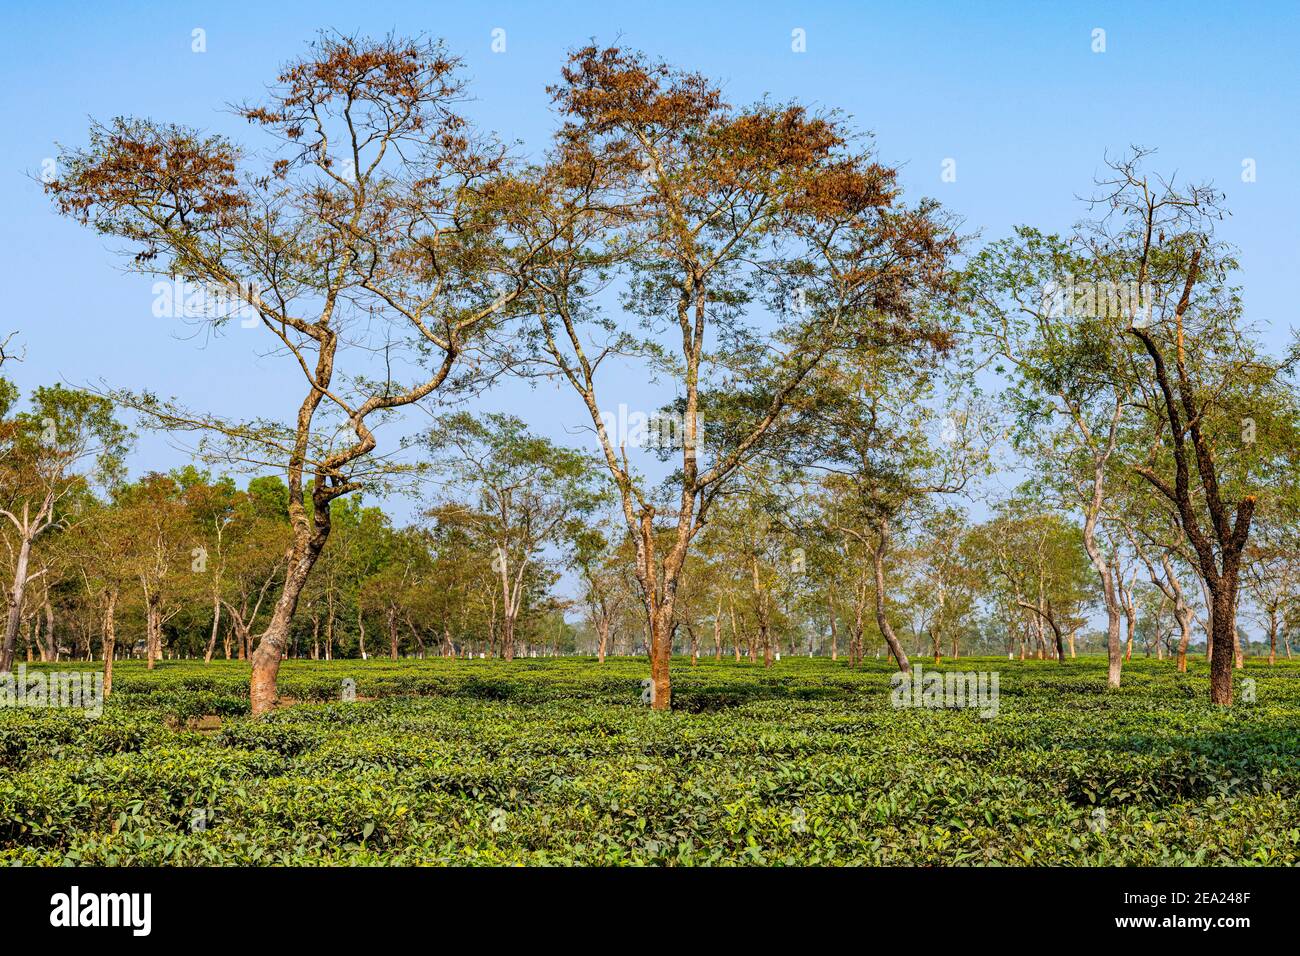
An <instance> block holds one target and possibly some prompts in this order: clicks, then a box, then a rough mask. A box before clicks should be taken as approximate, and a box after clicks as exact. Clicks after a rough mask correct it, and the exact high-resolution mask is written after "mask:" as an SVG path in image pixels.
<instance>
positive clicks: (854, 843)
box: [0, 658, 1300, 865]
mask: <svg viewBox="0 0 1300 956" xmlns="http://www.w3.org/2000/svg"><path fill="white" fill-rule="evenodd" d="M59 666H60V667H62V668H63V669H67V668H68V667H70V666H71V667H84V666H89V665H59ZM926 667H927V669H930V668H929V665H928V664H927V665H926ZM1104 667H1105V665H1104V662H1103V661H1100V660H1095V659H1080V660H1078V661H1071V662H1070V663H1068V664H1064V665H1058V664H1055V663H1053V662H1045V661H1025V662H1020V661H1001V660H995V659H981V660H974V661H972V660H964V661H960V662H955V663H952V664H946V665H944V668H941V669H947V668H952V669H958V670H977V669H978V670H996V671H998V672H999V675H1000V697H999V707H998V712H997V715H996V716H994V717H991V718H988V719H986V718H983V717H981V716H980V715H979V713H978V712H977V711H976V710H969V709H949V710H944V709H924V708H895V707H894V706H892V703H891V699H890V674H891V670H892V669H891V668H890V667H888V666H887V665H886V664H885V663H884V662H878V661H871V662H868V664H867V665H866V666H864V667H861V668H859V669H857V670H853V669H850V668H849V667H848V666H847V664H846V663H845V662H838V663H832V662H830V661H828V660H824V659H818V660H806V659H798V660H789V659H787V660H785V661H782V662H780V663H779V664H777V665H776V666H775V667H774V668H772V669H771V670H764V669H763V668H762V667H761V666H755V665H750V664H748V663H742V664H735V663H733V662H730V661H723V662H714V661H712V660H704V661H701V663H700V665H699V666H698V667H691V666H690V664H689V661H685V660H683V661H677V662H675V663H674V668H675V670H674V702H675V705H676V709H675V710H674V711H673V712H672V713H670V714H661V713H654V712H651V711H650V710H649V709H647V708H646V707H644V706H642V705H641V703H640V695H641V688H640V681H641V679H642V678H643V677H644V676H645V662H644V661H632V660H611V661H609V662H607V663H606V664H605V665H603V666H601V665H597V664H596V663H595V662H594V661H591V660H585V659H572V658H570V659H557V660H534V659H527V660H518V661H514V662H512V663H510V664H506V663H503V662H497V661H483V660H463V661H462V660H454V661H444V660H435V661H408V660H401V661H366V662H360V661H334V662H328V663H327V662H303V661H289V662H286V663H285V664H284V666H283V668H282V670H281V690H282V695H283V697H284V698H285V704H286V706H284V707H282V708H281V709H278V710H276V711H275V712H274V713H272V714H270V715H268V716H267V717H265V718H263V719H260V720H254V719H252V718H251V717H249V716H248V700H247V681H248V671H247V667H246V666H245V665H244V664H242V663H240V662H213V663H212V664H210V665H206V666H205V665H203V664H201V663H197V662H193V663H191V662H163V663H161V664H160V665H159V666H158V667H157V669H155V670H154V671H152V672H150V671H147V670H145V669H144V668H143V667H142V666H141V665H138V664H135V663H133V662H123V663H120V664H118V665H117V668H116V672H115V687H114V694H113V697H112V698H111V699H110V700H109V701H108V703H107V704H106V706H105V708H104V712H103V714H102V716H100V717H98V718H96V717H91V716H88V715H83V714H81V713H78V712H70V711H60V710H24V709H0V862H3V863H10V864H28V865H58V864H107V865H159V864H184V865H271V864H309V865H321V864H329V865H335V864H492V865H495V864H519V863H523V864H595V865H623V864H631V865H699V864H768V865H771V864H777V865H809V864H894V865H944V864H1012V865H1015V864H1047V865H1096V864H1126V865H1154V864H1202V865H1204V864H1248V863H1260V864H1270V865H1276V864H1294V863H1296V862H1300V801H1297V794H1298V793H1300V665H1296V664H1290V663H1286V664H1278V665H1276V666H1274V667H1268V666H1267V665H1265V664H1262V663H1254V662H1251V663H1250V664H1249V665H1248V667H1247V669H1246V670H1245V671H1243V672H1239V674H1240V678H1250V679H1251V680H1252V681H1253V682H1254V701H1253V702H1242V703H1239V704H1238V705H1237V706H1235V707H1233V708H1231V709H1222V710H1221V709H1217V708H1214V707H1212V706H1211V705H1210V704H1209V703H1208V700H1207V696H1208V695H1207V693H1206V687H1207V680H1208V674H1207V669H1206V667H1205V665H1204V663H1203V662H1199V661H1198V662H1196V663H1195V664H1194V665H1193V668H1192V672H1191V673H1189V674H1186V675H1182V674H1178V673H1176V672H1175V671H1174V669H1173V667H1172V665H1170V664H1168V663H1165V662H1156V661H1146V660H1135V661H1133V662H1131V663H1130V664H1129V665H1127V666H1126V668H1125V673H1124V687H1123V688H1121V689H1120V690H1118V691H1107V690H1106V689H1105V672H1104ZM1240 678H1239V679H1240ZM345 679H350V680H351V681H352V682H355V683H354V685H349V686H350V687H352V686H354V688H355V699H344V696H345V695H344V693H343V688H344V680H345ZM348 696H349V697H350V696H351V695H348Z"/></svg>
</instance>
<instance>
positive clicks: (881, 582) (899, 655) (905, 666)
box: [872, 520, 912, 674]
mask: <svg viewBox="0 0 1300 956" xmlns="http://www.w3.org/2000/svg"><path fill="white" fill-rule="evenodd" d="M876 532H877V542H876V547H875V548H874V549H873V550H872V558H873V562H872V563H873V565H874V567H875V572H876V625H877V626H878V627H879V628H880V633H881V635H882V636H883V637H884V639H885V643H886V644H888V645H889V652H890V653H891V654H893V655H894V660H895V661H897V662H898V669H899V670H900V671H902V672H903V673H905V674H910V673H911V672H912V664H911V662H910V661H909V660H908V659H907V653H906V652H905V651H904V650H903V645H902V644H900V643H899V641H898V637H897V635H895V634H894V627H893V625H892V624H890V623H889V614H888V608H887V606H886V603H885V549H886V548H888V547H889V524H888V522H886V521H883V520H882V521H881V522H880V525H879V526H878V527H877V529H876Z"/></svg>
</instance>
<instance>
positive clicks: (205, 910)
mask: <svg viewBox="0 0 1300 956" xmlns="http://www.w3.org/2000/svg"><path fill="white" fill-rule="evenodd" d="M1296 889H1297V881H1296V878H1295V875H1294V872H1293V871H1290V870H1282V869H1199V870H1188V869H1140V870H1139V869H1133V870H1123V869H1086V870H1085V869H1015V870H1011V869H942V870H939V869H798V870H796V869H783V870H779V869H778V870H757V869H753V870H738V869H713V870H704V869H701V870H684V869H655V870H648V869H646V870H590V869H587V870H580V869H418V870H417V869H399V868H392V869H387V868H383V869H257V870H250V869H132V868H123V869H39V870H38V869H29V868H8V869H0V895H2V897H3V899H4V900H5V903H6V906H5V909H6V912H7V917H8V918H7V919H6V921H5V922H6V929H5V933H6V938H7V939H8V940H10V941H11V942H17V941H18V940H19V939H25V938H28V937H29V936H48V937H49V938H50V939H51V940H57V939H59V938H60V937H62V938H64V939H65V940H66V941H71V940H72V939H73V938H74V937H75V938H78V939H80V941H81V942H83V943H85V942H91V940H92V937H93V938H94V940H95V941H99V940H101V939H102V940H104V941H108V940H110V938H111V939H112V940H113V941H114V942H115V943H117V944H125V945H126V946H127V947H128V948H133V947H134V946H137V945H139V946H149V945H159V944H162V945H175V944H178V943H180V944H184V943H193V942H201V943H202V944H220V943H223V942H230V943H234V944H245V945H246V944H248V943H250V942H252V941H254V940H255V941H256V942H257V943H258V944H259V945H265V944H267V943H287V944H295V945H302V944H310V943H313V942H317V941H319V942H321V943H327V944H329V945H333V946H337V945H346V944H348V943H367V942H368V943H371V944H373V943H374V942H375V940H376V936H375V934H376V932H377V930H379V929H380V928H381V927H382V928H383V932H384V933H385V934H386V933H387V932H389V931H395V930H398V929H399V928H401V929H402V930H408V931H409V929H410V928H411V926H412V925H418V924H420V923H425V922H428V923H429V924H430V926H431V927H432V926H437V927H439V931H440V932H444V931H447V930H453V931H454V930H455V929H456V927H457V926H459V927H460V929H461V930H462V931H463V932H472V933H479V932H481V933H487V934H489V935H490V937H491V940H490V941H491V942H492V943H493V944H494V945H498V944H500V943H502V942H510V941H511V940H515V939H517V940H519V941H521V942H522V941H530V942H531V943H534V944H535V943H536V942H537V940H538V933H539V932H544V933H545V934H546V935H547V936H548V937H549V938H551V939H552V941H554V942H563V940H562V937H563V935H564V934H565V933H566V932H569V931H570V930H571V931H572V932H573V933H574V934H575V937H578V938H580V939H575V940H574V941H575V942H578V941H581V940H593V939H598V938H600V936H599V934H601V933H603V932H609V933H612V934H614V935H613V936H610V937H606V938H607V939H610V940H613V939H621V938H624V937H626V935H627V934H628V933H629V932H632V931H634V930H635V929H636V927H642V928H644V929H645V930H646V931H647V932H653V930H651V929H650V926H651V924H653V923H654V922H655V921H656V920H666V921H669V925H678V927H679V928H680V927H681V925H683V924H679V923H678V921H679V919H681V918H687V917H689V925H691V926H692V929H691V934H692V948H698V946H699V944H700V943H701V942H703V939H702V938H701V937H703V938H704V939H707V938H708V937H709V936H710V935H712V934H713V933H716V934H717V935H718V937H719V939H724V938H725V940H726V941H727V942H728V943H729V944H730V945H734V944H735V943H736V942H737V941H739V940H740V939H741V938H743V937H746V936H751V937H752V938H755V939H756V940H758V941H770V938H771V936H772V934H773V933H777V932H780V933H782V934H783V935H784V933H787V932H796V933H799V934H800V935H801V936H802V937H803V938H805V939H812V940H815V939H816V937H817V935H818V927H819V926H823V927H825V928H826V930H827V931H828V932H830V931H834V932H842V931H843V923H842V920H843V919H844V918H845V917H848V918H850V919H857V918H864V919H868V920H869V922H872V923H874V922H876V921H877V920H879V921H884V922H890V921H893V920H898V919H902V920H905V921H908V922H909V924H910V925H911V927H912V928H911V930H909V933H911V932H919V933H921V934H922V935H923V936H924V938H925V941H926V943H930V942H935V943H941V944H945V943H948V942H954V943H960V942H963V941H967V942H969V941H971V940H973V939H976V938H979V939H983V940H985V941H989V940H991V939H995V938H997V936H998V934H999V933H1000V932H1001V930H1003V929H1005V930H1006V931H1007V932H1012V931H1014V934H1015V935H1016V936H1020V935H1021V934H1023V933H1028V932H1033V931H1034V930H1038V929H1041V930H1043V931H1044V932H1048V933H1051V934H1052V937H1049V938H1057V939H1060V938H1066V939H1069V940H1071V941H1075V940H1080V941H1082V940H1088V939H1096V938H1099V937H1108V938H1110V937H1113V938H1122V937H1124V936H1131V935H1137V936H1145V937H1148V938H1150V937H1152V936H1155V937H1157V938H1159V937H1167V938H1169V939H1170V940H1171V941H1173V940H1175V939H1176V940H1179V941H1180V942H1181V941H1185V940H1186V939H1187V937H1189V936H1191V935H1193V934H1199V935H1200V936H1202V937H1204V938H1206V939H1207V940H1209V939H1214V940H1215V941H1216V942H1217V943H1227V944H1229V945H1231V942H1232V940H1233V939H1234V937H1236V936H1237V934H1240V933H1248V934H1254V933H1259V932H1261V931H1263V932H1265V933H1266V934H1267V933H1270V931H1271V933H1280V932H1281V931H1282V930H1283V929H1284V928H1285V926H1286V923H1287V920H1288V917H1289V913H1288V910H1287V907H1288V904H1289V903H1290V902H1291V900H1292V899H1294V897H1295V893H1296ZM710 914H714V915H717V916H724V915H725V916H727V917H728V918H727V919H725V920H718V919H711V918H708V917H709V915H710ZM732 917H734V918H732ZM918 917H920V918H921V919H920V922H919V923H917V922H916V920H917V918H918ZM825 918H830V919H831V920H832V922H824V919H825ZM462 920H465V921H464V922H462ZM475 927H477V929H476V928H475ZM990 933H992V935H991V936H990V935H989V934H990ZM972 934H975V935H972ZM1256 938H1257V937H1256ZM483 941H484V942H488V941H489V940H488V939H487V938H486V937H485V938H484V940H483Z"/></svg>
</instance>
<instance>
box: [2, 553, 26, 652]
mask: <svg viewBox="0 0 1300 956" xmlns="http://www.w3.org/2000/svg"><path fill="white" fill-rule="evenodd" d="M31 556H32V542H31V540H30V539H29V538H24V539H23V541H22V543H21V544H19V546H18V558H17V560H16V561H15V562H14V578H13V586H12V587H11V588H10V589H9V595H8V597H9V615H8V617H7V618H6V619H5V634H4V644H3V645H2V646H0V674H8V673H9V672H10V671H11V670H13V666H14V649H15V648H16V647H17V646H18V627H19V625H21V624H22V617H23V592H25V591H26V590H27V575H28V570H29V567H30V564H31Z"/></svg>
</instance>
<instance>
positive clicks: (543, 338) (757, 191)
mask: <svg viewBox="0 0 1300 956" xmlns="http://www.w3.org/2000/svg"><path fill="white" fill-rule="evenodd" d="M551 93H552V96H553V100H554V103H555V107H556V110H557V112H558V113H559V115H560V117H561V118H562V120H563V126H562V127H561V129H560V130H559V132H558V134H557V139H556V143H555V148H554V150H553V152H552V155H551V156H550V159H549V162H548V163H547V165H546V167H545V168H544V169H543V170H541V171H540V175H539V180H538V186H537V189H538V192H537V196H536V198H535V200H534V203H533V205H532V208H531V209H530V211H529V215H528V217H527V218H525V219H523V220H521V221H520V222H519V223H517V224H516V225H517V228H518V229H519V230H520V233H521V235H522V237H523V241H524V242H525V243H527V244H530V245H532V244H539V243H549V242H550V239H551V237H556V241H555V242H554V243H551V244H549V245H548V247H547V250H546V254H545V255H544V256H543V262H542V263H541V264H540V267H539V268H538V269H537V270H535V271H534V272H533V273H532V275H531V276H530V279H531V284H530V286H529V296H530V306H531V308H532V309H533V310H534V311H535V313H536V320H535V323H534V325H533V326H532V343H533V345H534V346H535V348H534V350H533V353H532V356H533V357H534V358H535V359H536V360H537V361H538V362H539V363H540V367H541V368H542V369H543V370H544V371H545V372H546V373H549V374H552V375H555V376H557V377H558V378H560V379H562V380H564V381H567V382H568V383H569V384H570V385H571V386H572V387H573V389H574V390H575V391H576V392H577V394H578V395H579V397H580V398H581V399H582V402H583V404H584V405H585V407H586V409H587V412H588V413H589V415H590V417H591V422H592V427H593V428H594V430H595V432H596V434H597V436H598V438H599V441H600V446H601V452H602V455H603V458H604V461H605V463H606V465H607V467H608V469H609V472H610V474H611V476H612V477H613V480H614V483H615V485H616V486H617V488H618V492H619V497H620V501H621V510H622V516H623V519H624V522H625V524H626V527H627V530H628V533H629V535H630V536H631V538H632V540H633V541H634V542H635V545H636V576H637V580H638V581H639V583H640V586H641V591H642V599H643V601H644V604H645V614H646V618H647V628H648V632H649V635H650V651H651V654H650V656H651V675H652V679H653V690H654V697H653V701H654V706H655V707H656V708H658V709H667V708H669V707H670V706H671V685H670V681H669V661H670V658H671V654H672V635H673V633H674V625H675V624H676V622H677V620H676V614H675V610H676V602H677V595H678V588H679V582H680V580H681V574H682V568H683V565H684V564H685V561H686V557H687V553H688V551H689V548H690V545H691V541H692V539H693V538H694V537H695V535H696V534H697V533H698V532H699V531H700V529H701V528H702V527H703V526H704V524H705V522H706V520H707V516H708V512H709V506H710V503H711V502H712V501H713V500H714V499H715V498H716V496H717V495H718V494H719V492H720V491H721V490H722V489H723V488H724V487H725V486H726V484H727V481H728V478H729V477H730V476H732V475H733V474H734V473H735V472H736V471H737V469H738V468H740V467H741V466H742V465H743V464H744V463H745V462H747V461H749V460H751V459H753V458H754V457H756V456H758V455H760V454H762V453H764V451H765V449H768V448H770V447H771V446H772V445H773V444H775V443H777V442H779V440H780V437H781V435H782V433H783V431H784V430H785V429H786V427H787V425H788V424H789V423H790V422H791V420H792V419H794V418H796V417H797V415H798V409H799V407H801V405H802V407H807V403H808V402H809V401H810V400H811V399H810V396H811V394H812V392H813V391H815V388H816V384H815V383H816V376H815V375H813V374H812V373H813V372H814V371H815V370H816V369H817V368H818V367H819V366H822V365H823V364H825V363H828V362H833V361H835V360H836V358H837V357H838V356H842V355H845V354H847V353H850V352H853V351H855V350H859V349H862V348H864V347H869V348H894V349H899V350H906V349H916V350H925V349H929V348H933V347H935V346H940V347H942V346H943V345H945V344H946V342H945V340H944V337H943V335H942V334H941V333H939V332H936V331H934V329H933V327H932V325H931V323H930V321H929V320H928V318H927V315H926V313H927V310H928V308H929V306H930V305H931V304H932V301H933V300H934V299H942V298H943V297H945V296H947V294H948V293H949V292H950V277H949V271H948V265H949V259H950V257H951V256H952V254H953V253H954V252H955V250H956V249H957V244H958V243H957V239H956V237H955V235H954V234H953V232H952V230H951V228H950V227H949V225H948V224H947V223H946V222H945V221H944V220H943V218H942V217H941V215H940V214H939V211H938V209H937V208H936V206H935V205H934V204H933V203H928V202H926V203H922V204H920V205H919V206H915V207H907V206H904V205H903V203H902V201H901V197H900V191H899V188H898V186H897V182H896V179H897V177H896V171H895V170H894V169H893V168H891V167H889V166H885V165H883V164H881V163H880V162H878V161H877V160H876V159H875V158H874V156H873V155H872V153H871V152H870V151H869V150H868V149H867V148H866V147H865V146H864V144H863V143H862V142H861V140H860V139H858V138H857V137H855V136H854V135H853V134H852V132H851V131H850V130H849V129H848V127H847V125H846V124H845V122H844V120H843V119H842V118H841V117H839V116H838V115H836V114H834V113H827V114H820V113H815V112H812V111H809V110H808V109H806V108H805V107H802V106H800V105H797V104H786V105H774V104H771V103H766V102H764V103H759V104H757V105H755V106H751V107H747V108H735V107H732V106H729V105H727V104H726V103H724V102H723V100H722V96H721V94H720V92H719V90H718V89H717V87H716V86H715V85H714V84H713V83H711V82H710V81H709V80H707V79H706V78H704V77H702V76H700V75H698V74H695V73H688V72H683V71H680V70H676V69H673V68H671V67H670V66H668V65H666V64H663V63H657V62H653V61H651V60H649V59H648V58H646V57H645V56H643V55H641V54H639V53H635V52H631V51H627V50H620V49H615V48H610V49H600V48H597V47H594V46H592V47H587V48H584V49H580V50H577V51H575V52H574V53H573V54H572V55H571V57H570V58H569V61H568V63H567V65H566V66H565V68H564V70H563V74H562V79H561V81H560V82H559V83H558V84H556V85H555V86H554V87H553V88H552V90H551ZM615 280H622V281H623V282H624V285H623V291H624V295H623V297H622V309H621V310H618V311H615V310H610V309H609V308H608V305H607V302H606V299H607V297H603V296H602V295H601V291H602V289H604V288H605V287H606V285H607V284H608V283H609V282H610V281H615ZM628 359H639V360H642V361H644V363H645V365H646V367H647V370H648V372H649V374H650V375H651V376H656V375H657V376H659V377H660V378H662V379H666V380H668V381H670V382H672V383H673V385H674V388H675V392H676V394H675V396H674V401H673V404H672V407H671V412H672V413H673V415H674V416H676V417H677V418H678V419H680V421H681V423H682V425H681V429H680V435H679V440H678V441H677V442H676V444H675V447H674V450H673V452H672V454H673V455H674V456H675V457H678V467H677V470H676V472H675V473H674V475H673V476H672V477H671V479H670V480H669V481H668V482H667V483H666V484H665V485H664V486H661V487H660V488H658V489H656V488H653V487H651V486H650V485H649V484H648V483H647V482H646V481H645V480H644V479H643V478H642V477H641V476H639V475H638V474H637V472H636V471H635V469H634V468H633V466H632V465H631V464H630V462H629V459H628V455H627V449H626V447H624V446H622V445H621V443H620V440H619V438H618V436H616V435H613V434H610V431H609V429H608V428H607V427H606V424H605V422H604V421H603V420H602V417H601V411H602V407H601V401H602V398H604V399H608V397H609V388H610V385H609V381H610V379H609V376H608V375H605V376H599V380H600V383H601V384H598V373H599V370H600V368H601V366H602V365H605V364H606V363H608V365H615V364H617V363H618V362H620V361H624V360H628ZM701 416H707V418H708V419H709V434H708V437H707V440H706V439H705V438H704V437H703V436H702V435H701V434H700V429H699V420H700V418H701Z"/></svg>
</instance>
